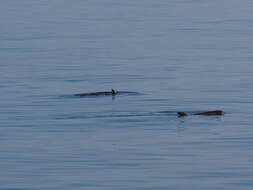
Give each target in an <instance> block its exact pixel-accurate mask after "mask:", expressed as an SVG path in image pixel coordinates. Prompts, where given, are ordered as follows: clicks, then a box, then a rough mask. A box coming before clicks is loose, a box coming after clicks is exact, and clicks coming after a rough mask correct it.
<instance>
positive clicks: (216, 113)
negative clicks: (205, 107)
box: [177, 110, 225, 117]
mask: <svg viewBox="0 0 253 190" xmlns="http://www.w3.org/2000/svg"><path fill="white" fill-rule="evenodd" d="M224 114H225V113H224V111H222V110H214V111H207V112H199V113H194V114H193V115H205V116H212V115H224ZM177 115H178V116H179V117H184V116H187V115H188V113H186V112H177Z"/></svg>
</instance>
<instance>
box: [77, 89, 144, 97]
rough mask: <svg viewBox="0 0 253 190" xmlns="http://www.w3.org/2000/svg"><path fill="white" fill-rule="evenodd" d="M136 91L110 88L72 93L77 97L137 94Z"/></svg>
mask: <svg viewBox="0 0 253 190" xmlns="http://www.w3.org/2000/svg"><path fill="white" fill-rule="evenodd" d="M139 94H140V93H138V92H130V91H117V90H115V89H113V88H112V89H111V91H103V92H91V93H80V94H74V96H78V97H97V96H113V97H114V96H116V95H139Z"/></svg>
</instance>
